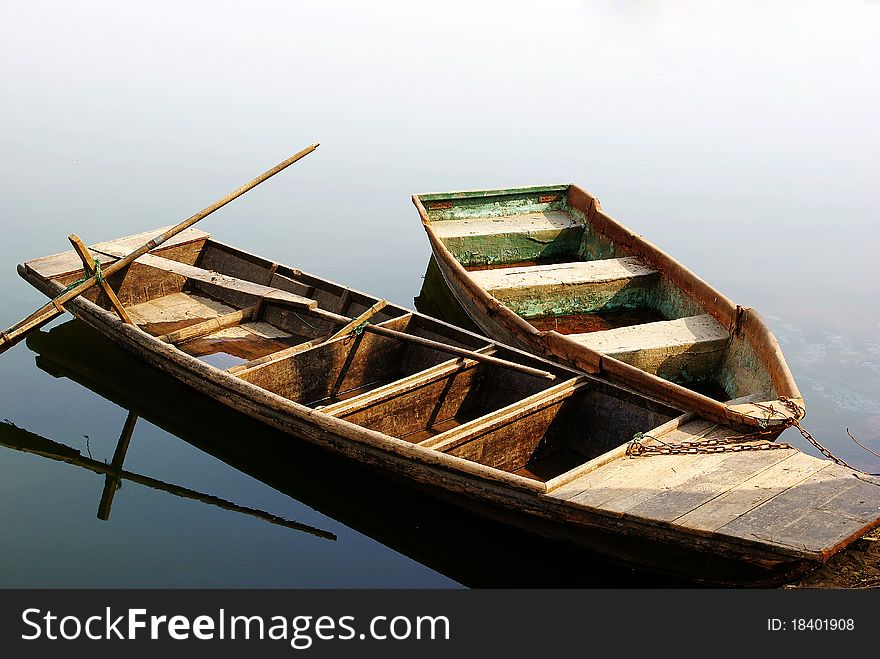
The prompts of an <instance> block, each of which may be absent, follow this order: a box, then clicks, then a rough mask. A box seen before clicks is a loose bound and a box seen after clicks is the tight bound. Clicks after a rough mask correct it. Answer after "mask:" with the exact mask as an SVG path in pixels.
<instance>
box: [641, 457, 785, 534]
mask: <svg viewBox="0 0 880 659" xmlns="http://www.w3.org/2000/svg"><path fill="white" fill-rule="evenodd" d="M792 453H795V451H794V449H773V450H768V451H749V452H745V453H724V454H722V456H723V458H722V460H721V462H719V463H718V464H716V465H715V466H713V467H711V468H709V469H703V470H702V471H698V472H697V473H696V474H695V475H694V476H692V477H691V478H688V479H687V480H684V481H682V482H680V483H679V484H678V485H677V486H675V487H674V488H670V489H667V490H664V491H662V492H659V493H658V494H657V495H656V496H654V497H651V498H650V499H648V500H647V501H642V502H640V503H639V504H637V505H634V506H631V507H629V508H627V509H626V510H625V512H626V514H627V515H632V516H635V517H643V518H646V519H651V520H659V521H662V522H671V521H672V520H674V519H677V518H678V517H681V516H682V515H684V514H686V513H688V512H690V511H691V510H693V509H694V508H697V507H699V506H700V505H702V504H704V503H706V502H707V501H711V500H712V499H714V498H716V497H718V496H719V495H721V494H723V493H724V492H726V491H727V490H729V489H730V488H731V487H735V486H736V485H739V484H740V483H742V482H744V481H746V480H748V479H749V478H752V477H754V476H755V475H757V474H760V473H762V472H764V471H766V470H767V469H769V468H770V467H772V466H773V465H775V464H778V463H779V462H782V461H783V460H785V459H787V458H789V457H790V456H791V454H792Z"/></svg>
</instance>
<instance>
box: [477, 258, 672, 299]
mask: <svg viewBox="0 0 880 659" xmlns="http://www.w3.org/2000/svg"><path fill="white" fill-rule="evenodd" d="M657 274H658V273H657V271H656V270H652V269H651V268H649V267H647V266H645V265H643V264H642V262H641V261H640V260H639V259H637V258H635V257H632V256H628V257H625V258H621V259H602V260H599V261H574V262H571V263H552V264H548V265H532V266H524V267H515V268H493V269H491V270H478V271H475V272H471V277H472V278H473V280H474V281H475V282H477V283H478V284H479V285H480V286H482V287H483V288H484V289H486V290H487V291H490V292H492V293H495V294H496V297H498V295H497V293H499V292H513V291H517V290H521V289H536V288H537V289H546V288H551V287H556V286H569V287H571V286H577V285H579V284H607V283H611V282H615V281H619V280H622V279H623V280H626V279H638V278H642V277H650V276H653V275H657Z"/></svg>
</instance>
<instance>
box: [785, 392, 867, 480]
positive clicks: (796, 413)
mask: <svg viewBox="0 0 880 659" xmlns="http://www.w3.org/2000/svg"><path fill="white" fill-rule="evenodd" d="M779 402H780V403H782V404H783V405H785V407H786V408H788V410H789V411H790V412H791V414H792V416H790V417H788V418H787V419H786V420H785V425H786V427H788V426H793V427H795V428H797V430H798V432H799V433H800V434H801V435H802V436H803V438H804V439H806V440H807V441H808V442H810V444H812V445H813V446H814V447H815V448H816V450H817V451H819V452H820V453H821V454H822V455H824V456H825V457H826V458H828V459H829V460H831V461H832V462H836V463H837V464H839V465H840V466H841V467H846V468H847V469H853V470H855V471H861V469H856V468H855V467H853V466H852V465H848V464H847V463H846V462H844V461H843V460H841V459H840V458H838V457H837V456H836V455H834V454H833V453H832V452H831V451H829V450H828V449H827V448H825V447H824V446H822V445H821V444H820V443H819V440H817V439H816V438H815V437H813V436H812V435H811V434H810V433H809V432H808V431H807V430H805V429H804V427H803V426H802V425H801V422H800V419H802V418H804V417H805V416H806V415H807V411H806V410H805V409H804V408H803V407H801V406H800V405H798V404H797V403H795V402H794V401H793V400H791V399H790V398H786V397H785V396H780V397H779Z"/></svg>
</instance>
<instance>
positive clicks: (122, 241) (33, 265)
mask: <svg viewBox="0 0 880 659" xmlns="http://www.w3.org/2000/svg"><path fill="white" fill-rule="evenodd" d="M170 228H171V227H170V226H167V227H162V228H159V229H153V230H151V231H147V232H144V233H138V234H135V235H133V236H127V237H125V238H119V239H118V240H113V241H110V242H109V243H98V244H97V245H92V247H91V248H90V249H91V250H92V251H93V252H95V251H97V252H102V253H100V254H95V255H94V256H95V260H97V261H98V262H99V263H100V264H101V265H104V264H105V263H110V262H111V261H114V260H115V259H114V258H113V257H111V256H109V255H108V254H107V253H104V250H102V249H100V248H101V247H102V246H107V245H111V244H112V245H114V248H115V246H116V245H117V244H118V245H119V246H120V247H121V248H122V249H124V248H125V246H132V245H133V247H131V249H129V250H128V252H130V251H132V249H134V247H137V246H138V245H141V244H143V243H145V242H146V241H148V240H149V239H150V238H151V237H153V236H158V235H160V234H162V233H163V232H165V231H167V230H168V229H170ZM208 238H210V234H208V233H205V232H204V231H201V230H200V229H196V228H194V227H190V228H189V229H186V230H185V231H181V232H180V233H179V234H177V235H176V236H174V237H173V238H170V239H169V240H166V241H165V242H164V243H162V246H161V247H160V248H159V249H158V250H157V251H160V252H162V251H165V250H167V249H170V248H172V247H176V246H179V245H185V244H188V243H192V242H198V241H204V240H207V239H208ZM128 252H126V253H128ZM25 265H26V266H27V267H28V269H29V270H31V271H32V272H35V273H36V274H38V275H39V276H41V277H43V278H45V279H54V278H56V277H61V276H64V275H70V274H73V273H75V272H79V271H80V270H82V263H81V262H80V259H79V257H78V256H77V255H76V252H74V251H72V250H68V251H66V252H60V253H58V254H51V255H49V256H44V257H42V258H39V259H33V260H32V261H28V262H26V263H25Z"/></svg>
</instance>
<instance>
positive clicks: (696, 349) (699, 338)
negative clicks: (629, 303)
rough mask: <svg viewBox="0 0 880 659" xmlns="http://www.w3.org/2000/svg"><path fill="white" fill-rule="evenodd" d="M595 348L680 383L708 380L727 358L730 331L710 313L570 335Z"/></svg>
mask: <svg viewBox="0 0 880 659" xmlns="http://www.w3.org/2000/svg"><path fill="white" fill-rule="evenodd" d="M568 338H569V339H573V340H574V341H577V342H578V343H580V344H581V345H584V346H586V347H588V348H591V349H592V350H595V351H597V352H601V353H603V354H606V355H611V356H612V357H615V358H617V359H620V360H621V361H624V362H627V363H629V364H632V365H633V366H636V367H638V368H640V369H642V370H644V371H647V372H649V373H654V374H656V375H659V376H660V377H664V378H667V379H670V380H674V381H677V382H688V381H695V380H705V379H708V378H709V377H710V376H711V375H712V373H713V372H714V371H715V370H716V369H717V368H718V367H719V366H720V364H721V360H722V359H723V358H724V354H725V351H726V350H727V344H728V342H729V341H730V334H729V333H728V331H727V329H726V328H725V327H724V326H723V325H721V323H719V322H718V321H717V320H715V318H714V317H712V316H711V315H709V314H703V315H700V316H689V317H687V318H678V319H676V320H664V321H659V322H654V323H645V324H643V325H631V326H629V327H619V328H616V329H610V330H605V331H602V332H589V333H587V334H569V335H568Z"/></svg>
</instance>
